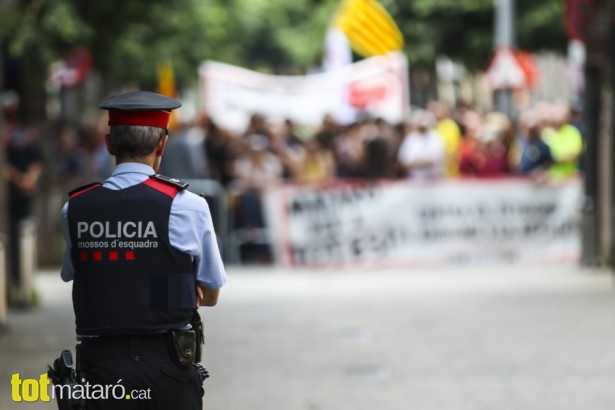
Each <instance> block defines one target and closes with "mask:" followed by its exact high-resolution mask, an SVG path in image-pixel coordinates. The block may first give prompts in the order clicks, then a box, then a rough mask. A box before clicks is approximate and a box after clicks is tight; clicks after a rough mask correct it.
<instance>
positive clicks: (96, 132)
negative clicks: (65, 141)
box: [62, 115, 115, 192]
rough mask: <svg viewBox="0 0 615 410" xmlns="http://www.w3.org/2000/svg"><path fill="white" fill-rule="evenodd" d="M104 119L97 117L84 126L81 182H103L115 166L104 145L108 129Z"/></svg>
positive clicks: (102, 116) (101, 116)
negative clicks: (83, 170)
mask: <svg viewBox="0 0 615 410" xmlns="http://www.w3.org/2000/svg"><path fill="white" fill-rule="evenodd" d="M106 117H107V116H106V115H99V116H97V117H96V118H94V119H93V120H91V121H89V122H87V123H86V125H85V126H84V130H85V142H84V148H85V152H86V161H85V163H86V166H85V175H84V177H83V180H85V181H104V180H106V179H107V178H109V177H110V176H111V173H112V172H113V167H114V166H115V159H114V158H113V156H111V154H109V150H107V144H106V143H105V134H106V133H107V128H108V121H107V118H106ZM62 192H64V191H62Z"/></svg>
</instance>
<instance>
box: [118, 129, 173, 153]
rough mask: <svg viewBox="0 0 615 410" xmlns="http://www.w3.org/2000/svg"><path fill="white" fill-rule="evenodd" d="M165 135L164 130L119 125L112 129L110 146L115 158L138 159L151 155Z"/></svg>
mask: <svg viewBox="0 0 615 410" xmlns="http://www.w3.org/2000/svg"><path fill="white" fill-rule="evenodd" d="M165 135H166V130H165V129H164V128H158V127H149V126H145V125H119V126H115V127H111V128H110V131H109V144H110V145H111V148H112V149H113V152H114V154H115V156H119V157H128V158H138V157H143V156H146V155H149V154H151V153H152V152H153V151H154V149H155V148H156V145H157V144H158V142H159V141H160V139H161V138H163V137H164V136H165Z"/></svg>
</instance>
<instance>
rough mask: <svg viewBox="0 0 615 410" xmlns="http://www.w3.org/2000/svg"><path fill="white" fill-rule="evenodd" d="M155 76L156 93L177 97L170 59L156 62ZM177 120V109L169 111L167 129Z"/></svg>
mask: <svg viewBox="0 0 615 410" xmlns="http://www.w3.org/2000/svg"><path fill="white" fill-rule="evenodd" d="M157 77H158V84H157V88H158V93H160V94H162V95H166V96H168V97H173V98H177V90H176V88H175V72H174V71H173V64H172V63H171V61H169V60H165V61H163V62H162V63H160V64H158V69H157ZM177 122H178V118H177V110H174V111H171V114H170V116H169V129H174V128H175V127H176V125H177Z"/></svg>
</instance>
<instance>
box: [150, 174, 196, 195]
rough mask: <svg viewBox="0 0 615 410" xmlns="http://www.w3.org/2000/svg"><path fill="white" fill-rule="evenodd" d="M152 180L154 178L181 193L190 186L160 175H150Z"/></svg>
mask: <svg viewBox="0 0 615 410" xmlns="http://www.w3.org/2000/svg"><path fill="white" fill-rule="evenodd" d="M152 178H154V179H155V180H157V181H160V182H164V183H165V184H168V185H172V186H174V187H176V188H177V189H178V190H180V191H183V190H184V189H186V188H188V186H189V185H190V184H188V183H187V182H184V181H180V180H179V179H177V178H171V177H167V176H165V175H160V174H154V175H152Z"/></svg>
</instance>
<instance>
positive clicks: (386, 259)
mask: <svg viewBox="0 0 615 410" xmlns="http://www.w3.org/2000/svg"><path fill="white" fill-rule="evenodd" d="M581 198H582V183H581V181H580V180H572V181H568V182H565V183H561V184H557V185H536V184H535V183H533V182H532V181H530V180H525V179H515V178H511V179H493V180H491V179H489V180H478V179H477V180H454V181H453V180H451V181H442V182H438V183H431V184H425V185H423V184H417V183H413V182H410V181H387V182H380V183H368V182H356V181H355V182H344V181H336V182H332V183H331V184H327V185H323V186H299V185H282V186H279V187H277V188H274V189H272V190H270V191H268V192H267V195H266V196H265V210H266V215H267V218H268V223H269V226H270V228H271V232H272V237H273V239H272V241H273V248H274V252H275V255H276V260H277V262H278V263H281V264H282V265H284V266H408V265H427V264H446V263H455V264H463V263H480V262H496V261H502V262H537V263H541V262H573V261H577V260H578V259H579V258H580V253H581V241H580V203H581Z"/></svg>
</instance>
